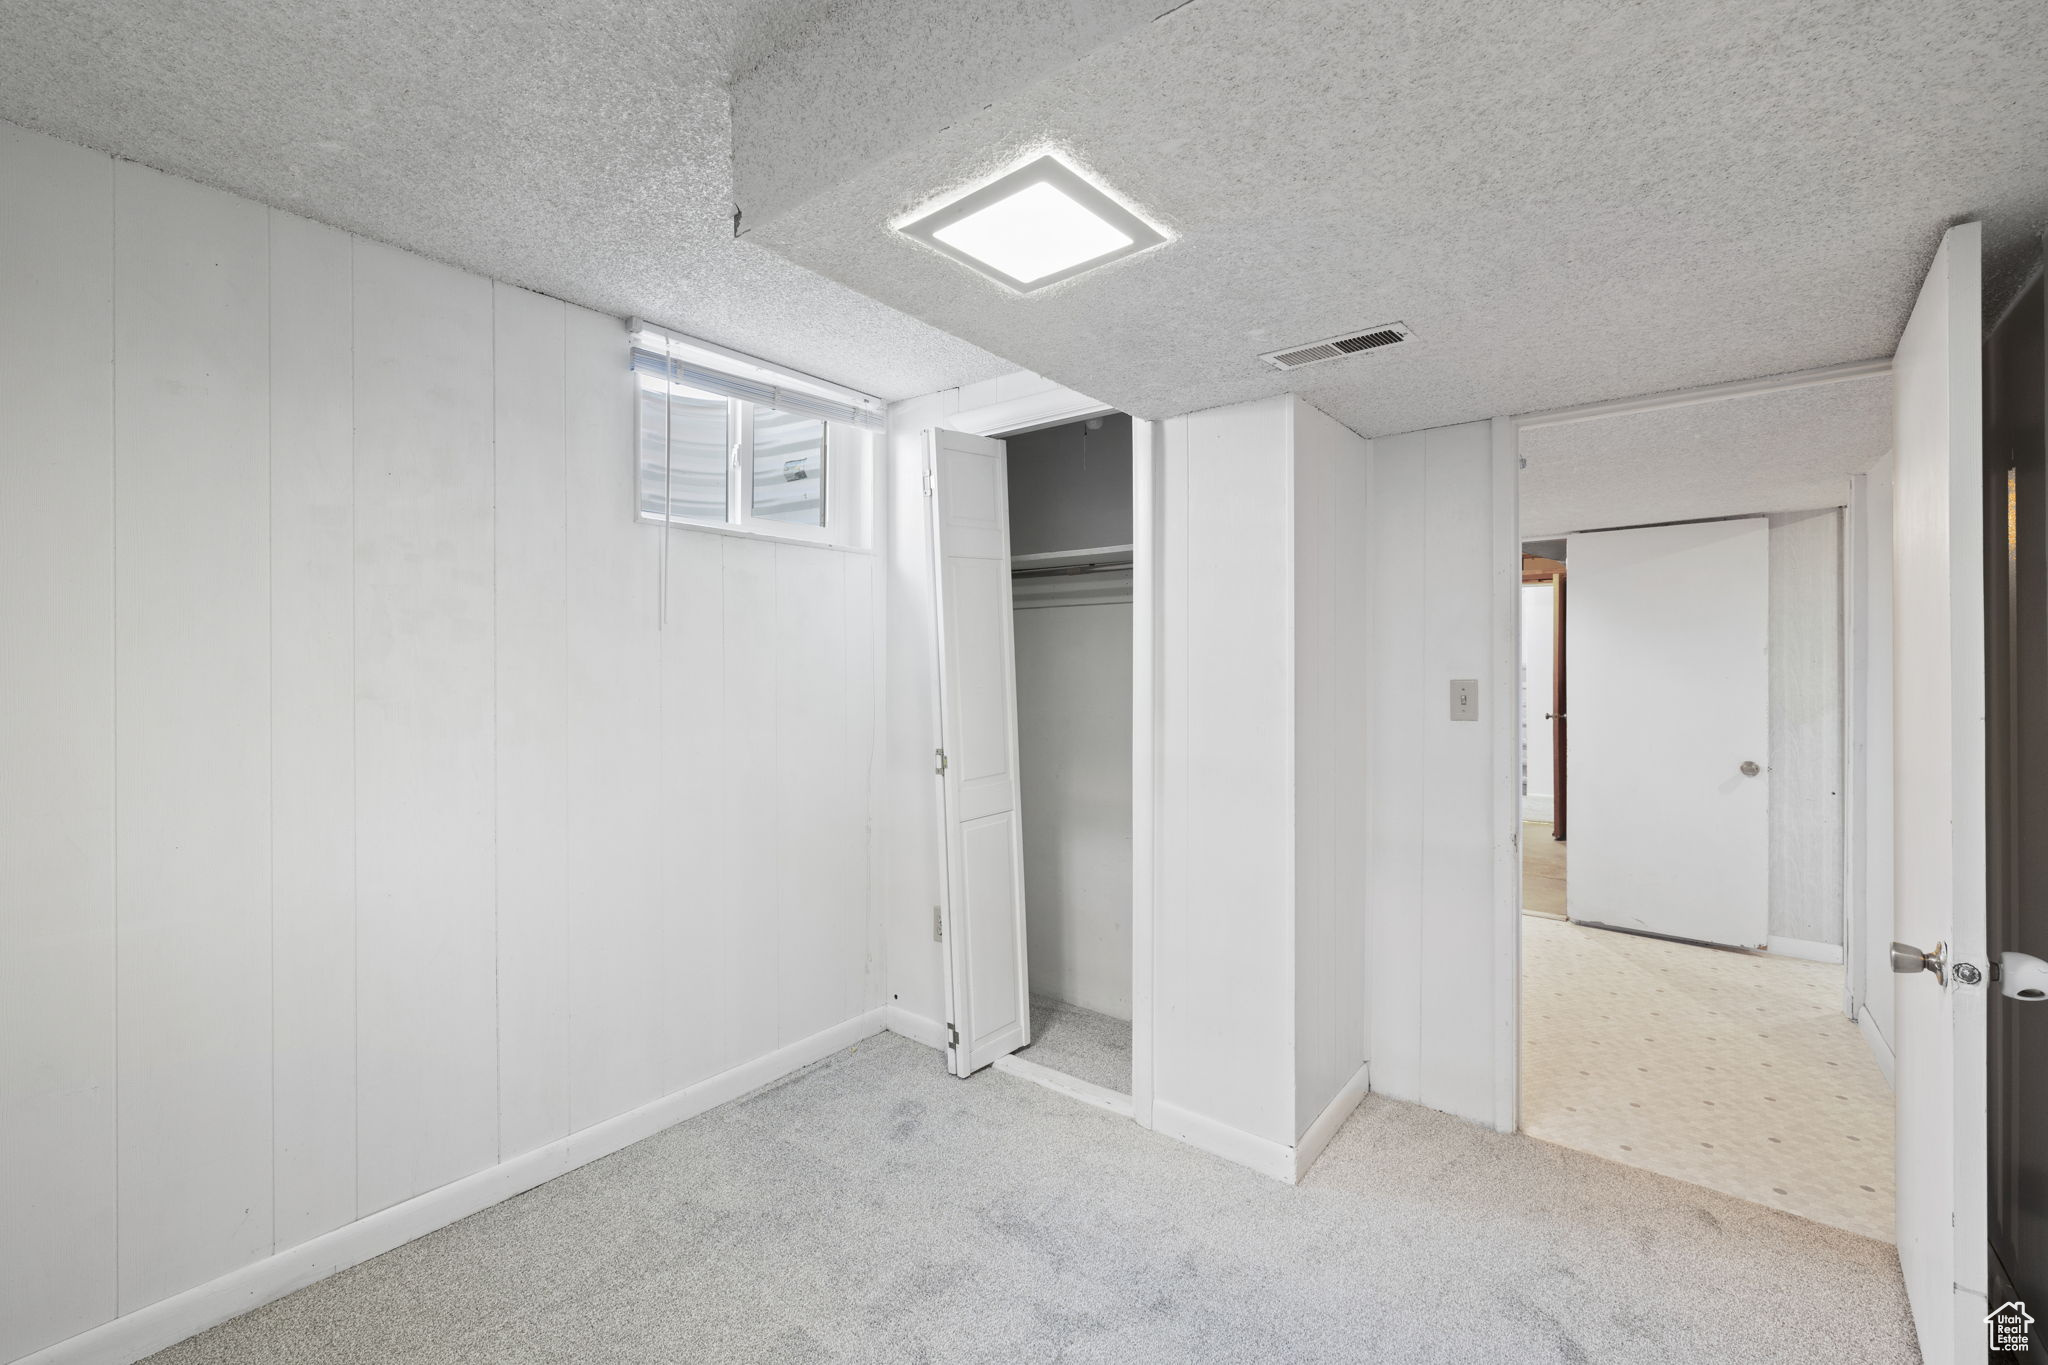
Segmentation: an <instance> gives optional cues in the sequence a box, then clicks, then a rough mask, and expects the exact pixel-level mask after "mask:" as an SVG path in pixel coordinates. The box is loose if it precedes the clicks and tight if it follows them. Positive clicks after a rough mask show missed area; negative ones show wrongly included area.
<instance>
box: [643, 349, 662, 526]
mask: <svg viewBox="0 0 2048 1365" xmlns="http://www.w3.org/2000/svg"><path fill="white" fill-rule="evenodd" d="M667 388H668V385H666V384H664V383H663V382H662V381H661V380H659V379H656V378H654V377H652V376H650V375H644V374H643V375H641V376H640V442H639V447H638V451H637V458H638V463H639V467H640V515H641V516H643V517H651V518H652V519H654V520H655V521H659V520H661V516H662V506H661V498H662V475H663V473H664V472H665V471H666V469H667V468H668V423H667V422H666V421H665V420H664V419H663V417H662V415H661V409H662V394H663V391H664V390H666V389H667Z"/></svg>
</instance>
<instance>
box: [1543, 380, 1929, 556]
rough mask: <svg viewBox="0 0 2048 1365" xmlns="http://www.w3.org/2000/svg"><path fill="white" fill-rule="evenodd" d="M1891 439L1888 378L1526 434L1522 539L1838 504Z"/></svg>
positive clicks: (1546, 428)
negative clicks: (1851, 480)
mask: <svg viewBox="0 0 2048 1365" xmlns="http://www.w3.org/2000/svg"><path fill="white" fill-rule="evenodd" d="M1891 442H1892V382H1891V376H1890V375H1889V374H1876V375H1870V376H1867V377H1864V378H1860V379H1849V380H1840V381H1836V382H1834V383H1828V384H1815V385H1811V386H1809V387H1806V388H1797V389H1782V390H1778V391H1776V392H1771V393H1762V394H1750V395H1746V396H1743V397H1737V398H1717V399H1714V400H1712V401H1710V402H1702V403H1691V404H1687V405H1686V406H1683V407H1668V408H1656V409H1652V410H1650V411H1646V412H1635V413H1627V414H1623V415H1618V416H1608V417H1595V418H1589V419H1586V420H1584V421H1575V422H1565V423H1561V424H1559V425H1556V426H1539V427H1533V428H1530V429H1528V430H1525V431H1523V432H1522V433H1521V437H1520V443H1521V453H1522V458H1523V459H1524V460H1525V461H1527V464H1526V465H1525V466H1524V468H1523V470H1522V496H1521V502H1522V537H1523V539H1524V540H1525V541H1526V540H1534V539H1539V538H1542V537H1547V536H1561V535H1566V534H1569V533H1571V532H1573V531H1592V530H1599V529H1601V528H1603V527H1610V526H1644V525H1650V524H1653V523H1656V522H1664V521H1692V520H1696V519H1698V518H1701V517H1727V516H1743V515H1748V514H1752V513H1758V512H1791V511H1800V510H1804V509H1806V508H1811V507H1838V506H1841V505H1842V504H1843V503H1845V502H1847V501H1848V496H1849V476H1850V475H1851V474H1860V473H1863V472H1864V471H1866V470H1868V469H1869V468H1870V467H1871V466H1872V465H1874V464H1876V463H1877V462H1878V461H1879V460H1881V459H1883V458H1884V453H1885V452H1886V451H1887V450H1889V449H1890V448H1891Z"/></svg>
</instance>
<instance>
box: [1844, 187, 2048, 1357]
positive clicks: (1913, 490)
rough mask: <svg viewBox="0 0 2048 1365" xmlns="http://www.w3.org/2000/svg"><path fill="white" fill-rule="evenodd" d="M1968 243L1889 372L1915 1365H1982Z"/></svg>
mask: <svg viewBox="0 0 2048 1365" xmlns="http://www.w3.org/2000/svg"><path fill="white" fill-rule="evenodd" d="M1979 241H1980V239H1979V230H1978V225H1977V224H1975V223H1965V224H1962V225H1961V226H1959V227H1954V228H1950V229H1949V231H1948V234H1947V235H1946V236H1945V237H1944V238H1943V239H1942V243H1941V248H1940V249H1939V250H1938V251H1937V252H1936V253H1935V256H1934V266H1933V268H1932V269H1931V270H1929V271H1928V274H1927V281H1926V283H1925V284H1923V285H1922V286H1921V288H1920V298H1919V301H1918V302H1917V303H1915V304H1914V306H1913V316H1912V319H1911V320H1910V321H1909V322H1908V323H1907V324H1906V330H1905V334H1904V335H1902V336H1901V337H1900V338H1899V349H1898V354H1897V355H1896V356H1895V357H1894V358H1893V361H1892V395H1893V396H1892V418H1893V440H1894V442H1895V451H1894V454H1895V458H1896V462H1897V463H1896V468H1895V473H1894V484H1893V487H1894V490H1895V491H1894V502H1893V512H1892V629H1893V639H1892V650H1893V658H1894V659H1895V660H1896V661H1897V662H1896V667H1895V671H1894V674H1893V682H1892V740H1893V745H1892V762H1893V772H1894V785H1893V793H1892V810H1893V838H1892V857H1893V917H1894V924H1895V928H1894V929H1893V933H1894V934H1895V935H1896V936H1897V937H1898V938H1899V939H1901V940H1903V941H1904V942H1906V943H1909V944H1912V945H1913V946H1915V947H1917V948H1920V949H1922V950H1925V951H1929V952H1931V951H1932V950H1933V949H1934V946H1935V944H1936V943H1937V942H1940V943H1943V944H1945V945H1946V946H1947V950H1948V962H1947V967H1948V970H1947V971H1945V972H1944V973H1942V977H1941V979H1937V977H1936V975H1935V974H1934V973H1932V972H1920V971H1915V972H1913V973H1912V974H1910V975H1905V976H1899V977H1897V978H1895V979H1894V983H1893V984H1894V986H1895V996H1894V1001H1893V1004H1894V1015H1893V1027H1894V1030H1895V1036H1894V1038H1893V1040H1892V1041H1893V1047H1894V1052H1895V1055H1896V1063H1895V1068H1896V1070H1895V1076H1896V1081H1895V1084H1894V1087H1893V1090H1894V1093H1895V1095H1896V1097H1897V1104H1898V1119H1897V1124H1898V1128H1897V1144H1898V1145H1897V1152H1898V1156H1897V1162H1898V1198H1899V1216H1898V1238H1899V1264H1900V1266H1901V1267H1902V1268H1903V1269H1904V1271H1905V1274H1906V1291H1907V1295H1908V1297H1909V1298H1910V1299H1911V1300H1912V1304H1913V1321H1914V1325H1915V1326H1916V1327H1917V1328H1918V1330H1919V1334H1920V1351H1921V1355H1922V1357H1923V1358H1924V1359H1925V1360H1926V1361H1927V1365H1950V1362H1957V1361H1963V1360H1981V1359H1983V1357H1984V1353H1985V1336H1984V1313H1985V1311H1986V1305H1985V1294H1986V1287H1987V1285H1986V1270H1987V1264H1988V1261H1987V1256H1986V1252H1985V1235H1986V1229H1985V1200H1986V1198H1987V1186H1986V1168H1985V1156H1984V1141H1985V1129H1984V1113H1985V1098H1984V1097H1985V1076H1984V1016H1985V998H1984V990H1985V988H1984V986H1983V985H1981V984H1978V982H1977V981H1973V980H1969V979H1968V978H1970V977H1972V976H1978V974H1980V973H1981V972H1982V970H1983V966H1984V901H1985V861H1984V860H1985V845H1984V819H1985V812H1984V580H1983V573H1984V532H1983V522H1982V520H1981V518H1982V516H1983V510H1982V503H1981V501H1980V499H1981V498H1982V496H1983V493H1982V480H1983V472H1984V451H1983V444H1984V433H1983V380H1982V360H1981V357H1982V351H1981V347H1982V345H1983V303H1982V299H1981V295H1980V290H1981V288H1982V273H1983V272H1982V265H1981V258H1980V246H1979ZM1978 979H1979V980H1981V976H1979V977H1978ZM1873 984H1875V983H1873ZM2037 1311H2038V1309H2037Z"/></svg>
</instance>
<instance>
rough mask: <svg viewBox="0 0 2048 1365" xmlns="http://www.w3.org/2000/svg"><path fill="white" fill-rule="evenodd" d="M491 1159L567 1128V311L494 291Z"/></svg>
mask: <svg viewBox="0 0 2048 1365" xmlns="http://www.w3.org/2000/svg"><path fill="white" fill-rule="evenodd" d="M493 336H494V342H493V352H494V357H495V365H494V371H495V376H496V378H495V405H496V406H495V417H494V422H493V441H494V449H495V457H496V476H495V484H496V489H497V496H496V512H497V523H496V535H495V537H494V542H493V544H494V553H495V556H496V565H495V570H494V572H495V579H496V592H495V606H496V629H495V634H494V637H493V638H494V641H495V649H496V655H495V666H496V677H497V683H496V686H497V708H496V720H497V736H496V742H497V752H498V760H497V765H496V776H497V810H496V821H495V832H494V838H493V842H494V844H495V846H496V849H497V926H498V977H497V982H498V986H497V1009H498V1092H499V1093H498V1155H499V1158H500V1159H503V1158H505V1157H510V1156H515V1155H517V1154H519V1153H521V1152H525V1151H529V1150H531V1149H532V1148H535V1147H538V1146H541V1145H542V1144H543V1143H547V1142H551V1141H553V1140H554V1139H556V1138H559V1137H562V1136H563V1135H565V1134H566V1133H568V1131H569V1089H568V1082H569V1072H568V1067H569V1057H568V1008H569V1004H568V986H567V977H566V975H565V972H564V954H565V952H566V951H567V935H568V851H567V839H568V792H567V786H566V782H565V776H566V771H567V765H568V730H567V724H568V716H567V707H568V664H569V660H568V651H569V639H568V603H567V553H568V532H567V515H568V511H567V509H568V465H567V456H568V440H569V430H568V422H569V418H568V396H567V395H568V385H567V373H568V369H567V367H568V350H567V347H568V307H567V305H565V304H563V303H561V302H559V301H557V300H554V299H548V298H543V297H541V296H540V295H538V294H529V293H527V292H526V291H524V290H520V289H514V288H511V287H510V286H508V285H498V286H497V287H496V290H495V303H494V309H493Z"/></svg>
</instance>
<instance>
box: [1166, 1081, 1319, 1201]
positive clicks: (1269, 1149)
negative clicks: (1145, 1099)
mask: <svg viewBox="0 0 2048 1365" xmlns="http://www.w3.org/2000/svg"><path fill="white" fill-rule="evenodd" d="M1152 1128H1153V1131H1154V1132H1159V1133H1164V1134H1166V1135H1167V1136H1168V1137H1170V1138H1174V1139H1177V1140H1178V1141H1181V1142H1185V1143H1186V1144H1188V1146H1190V1147H1199V1148H1201V1149H1202V1150H1203V1151H1205V1152H1208V1153H1210V1154H1212V1155H1214V1156H1220V1157H1222V1158H1223V1159H1224V1160H1225V1161H1235V1162H1236V1163H1237V1164H1238V1165H1240V1166H1249V1167H1251V1169H1253V1170H1255V1171H1257V1172H1258V1173H1259V1174H1260V1175H1269V1176H1271V1177H1273V1179H1275V1180H1284V1181H1286V1182H1287V1183H1288V1184H1290V1185H1291V1184H1293V1183H1294V1149H1293V1148H1292V1147H1289V1146H1288V1145H1287V1144H1286V1143H1284V1142H1274V1141H1272V1140H1270V1139H1268V1138H1262V1137H1256V1136H1254V1135H1253V1134H1251V1133H1247V1132H1245V1131H1244V1130H1243V1129H1241V1128H1233V1127H1231V1126H1230V1125H1229V1124H1227V1123H1221V1122H1218V1121H1217V1120H1215V1119H1212V1118H1210V1117H1209V1116H1208V1115H1206V1114H1197V1113H1195V1112H1194V1111H1193V1110H1191V1109H1183V1108H1181V1107H1180V1106H1179V1105H1177V1104H1169V1103H1167V1102H1166V1101H1165V1100H1162V1099H1159V1098H1158V1097H1156V1096H1155V1097H1154V1098H1153V1100H1152Z"/></svg>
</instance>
